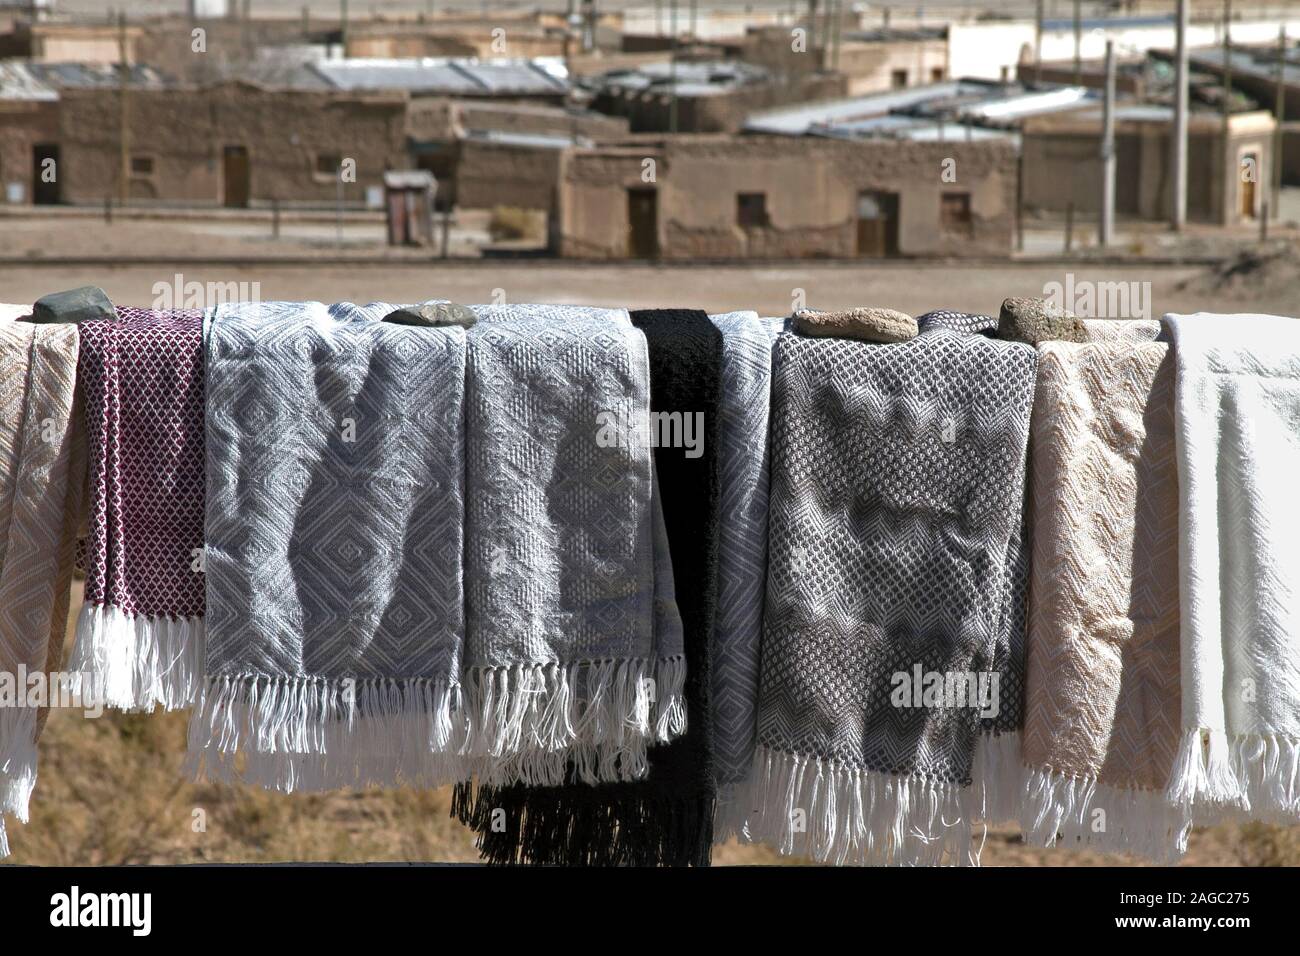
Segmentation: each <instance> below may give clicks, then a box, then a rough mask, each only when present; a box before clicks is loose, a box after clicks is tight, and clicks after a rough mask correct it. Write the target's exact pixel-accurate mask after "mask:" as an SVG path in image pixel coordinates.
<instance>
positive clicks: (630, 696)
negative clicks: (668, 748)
mask: <svg viewBox="0 0 1300 956" xmlns="http://www.w3.org/2000/svg"><path fill="white" fill-rule="evenodd" d="M684 681H685V665H684V662H683V660H682V659H681V658H673V659H669V660H665V661H660V662H659V666H658V667H657V668H653V669H647V668H646V667H644V666H639V664H638V662H635V661H624V662H609V663H605V662H601V663H596V664H573V665H569V666H561V665H553V664H548V665H536V666H526V667H512V668H482V669H475V670H470V671H469V672H467V673H466V675H465V684H464V685H462V686H455V685H451V684H449V683H448V682H447V681H445V680H432V679H428V678H407V679H403V680H386V679H376V680H348V679H338V680H326V679H324V678H312V677H293V678H287V677H263V676H251V675H250V676H239V677H234V676H224V677H217V678H212V679H210V680H209V681H208V684H207V690H206V692H205V693H204V694H203V696H202V701H201V703H200V704H199V705H198V707H196V709H195V711H194V714H193V716H192V717H191V718H190V730H189V759H188V770H189V772H190V774H191V775H193V776H194V777H195V778H203V777H206V778H208V779H213V780H222V781H242V782H244V783H254V784H258V785H260V786H263V787H266V788H269V789H273V790H280V791H283V792H285V793H289V792H293V791H296V790H298V791H301V790H308V791H316V790H330V789H335V788H338V787H353V786H356V787H361V786H367V785H370V784H376V785H380V786H400V785H403V784H409V785H412V786H420V787H439V786H443V785H445V784H448V783H454V782H456V781H458V780H464V779H466V778H468V777H470V776H471V775H473V774H475V773H477V774H479V775H480V779H483V780H485V781H489V780H490V781H492V782H495V781H498V780H504V779H509V780H510V781H511V782H514V781H524V782H527V783H529V784H530V785H544V784H560V783H563V782H564V780H565V768H566V760H567V759H568V758H569V757H572V758H573V759H574V761H575V766H576V767H577V768H578V769H579V771H580V772H581V774H582V775H583V779H584V780H588V779H590V780H592V781H595V780H616V779H624V778H623V777H621V776H619V775H620V774H632V773H641V774H644V772H645V767H646V759H645V749H646V746H647V744H648V742H649V741H650V740H652V739H653V740H660V739H665V740H666V739H668V738H670V737H673V736H676V735H678V734H680V733H681V732H682V731H683V730H684V729H685V724H686V716H685V707H684V705H683V704H682V685H683V683H684ZM660 735H662V736H660ZM605 773H607V774H610V776H607V777H606V776H601V774H605Z"/></svg>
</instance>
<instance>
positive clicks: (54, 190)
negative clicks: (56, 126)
mask: <svg viewBox="0 0 1300 956" xmlns="http://www.w3.org/2000/svg"><path fill="white" fill-rule="evenodd" d="M59 198H60V194H59V144H58V143H36V144H34V145H33V146H32V202H33V203H34V204H35V205H37V206H52V205H54V204H55V203H57V202H58V201H59Z"/></svg>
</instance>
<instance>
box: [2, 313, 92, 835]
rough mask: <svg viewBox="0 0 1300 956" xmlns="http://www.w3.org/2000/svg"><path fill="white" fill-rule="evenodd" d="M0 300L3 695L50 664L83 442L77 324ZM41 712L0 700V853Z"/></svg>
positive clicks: (64, 604)
mask: <svg viewBox="0 0 1300 956" xmlns="http://www.w3.org/2000/svg"><path fill="white" fill-rule="evenodd" d="M27 311H28V310H27V309H25V308H22V307H13V306H0V674H4V675H6V677H8V678H9V681H10V683H9V687H10V691H9V692H8V693H7V694H5V695H4V696H6V697H7V696H8V694H11V693H14V692H15V691H16V692H17V693H23V692H24V691H25V690H26V689H27V687H28V683H27V680H26V678H25V676H24V674H26V675H33V674H38V673H42V672H49V671H54V670H58V669H59V667H60V664H61V661H62V659H63V635H64V628H65V627H66V626H67V620H68V601H69V588H70V585H71V582H72V568H73V558H74V554H75V545H76V534H77V526H78V524H79V521H80V505H81V493H82V490H83V482H82V476H83V474H84V471H85V457H84V451H83V449H84V444H83V442H82V441H80V440H79V436H78V435H77V431H78V429H79V425H80V423H79V422H78V420H77V415H76V410H75V408H74V405H75V392H76V370H77V348H78V336H77V328H76V326H74V325H34V324H32V323H30V322H16V321H12V320H13V319H15V318H18V317H19V316H20V315H23V314H26V312H27ZM46 713H47V712H46V710H45V708H43V707H36V706H31V702H30V701H25V700H8V699H6V700H4V701H2V702H0V856H5V855H7V854H8V852H9V851H8V845H7V841H6V839H5V827H4V816H3V815H4V814H6V813H9V814H13V815H15V816H17V817H18V819H20V820H26V819H27V805H28V800H29V798H30V796H31V792H32V788H33V787H34V786H35V784H36V741H37V737H38V736H39V735H40V731H41V726H42V725H43V723H44V718H45V716H46Z"/></svg>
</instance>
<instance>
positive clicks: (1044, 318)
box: [998, 296, 1088, 345]
mask: <svg viewBox="0 0 1300 956" xmlns="http://www.w3.org/2000/svg"><path fill="white" fill-rule="evenodd" d="M998 338H1000V339H1008V340H1010V341H1013V342H1027V343H1029V344H1030V345H1037V344H1038V343H1039V342H1086V341H1088V329H1087V327H1086V326H1085V325H1084V324H1083V320H1082V319H1079V318H1078V317H1077V316H1075V315H1074V314H1073V313H1072V312H1066V311H1064V310H1062V309H1060V308H1058V307H1056V306H1054V305H1052V303H1050V302H1048V301H1047V300H1046V299H1039V298H1034V297H1031V296H1014V297H1012V298H1010V299H1005V300H1003V302H1002V311H1001V313H999V315H998Z"/></svg>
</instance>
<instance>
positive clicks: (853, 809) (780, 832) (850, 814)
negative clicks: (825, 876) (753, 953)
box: [732, 746, 979, 866]
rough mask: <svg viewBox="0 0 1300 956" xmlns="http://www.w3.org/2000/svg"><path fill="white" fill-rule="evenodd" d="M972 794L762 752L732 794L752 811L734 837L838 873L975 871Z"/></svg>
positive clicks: (951, 787)
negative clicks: (872, 867)
mask: <svg viewBox="0 0 1300 956" xmlns="http://www.w3.org/2000/svg"><path fill="white" fill-rule="evenodd" d="M972 794H973V792H972V790H971V789H970V788H963V787H958V786H956V785H954V784H950V783H944V782H940V781H934V780H927V779H924V778H921V777H905V776H897V775H893V774H887V773H877V772H875V771H869V770H859V769H857V768H852V767H846V766H843V765H837V764H833V763H830V762H826V761H821V760H817V759H813V758H809V757H801V756H795V755H793V754H787V753H782V752H780V751H776V750H771V749H769V748H767V747H763V746H759V748H758V750H757V752H756V754H755V758H754V770H753V773H752V774H751V775H750V777H749V779H748V780H747V781H746V782H745V784H744V785H742V787H740V788H738V790H737V795H736V796H737V801H738V805H739V806H747V807H749V808H750V809H749V812H748V813H747V814H745V817H746V818H747V819H746V820H745V822H744V823H742V824H740V825H739V826H738V827H736V830H737V831H738V832H743V833H745V835H746V836H747V838H748V839H750V840H753V841H755V842H763V843H766V844H768V845H770V846H772V847H774V848H775V849H776V850H777V851H778V852H779V853H781V854H782V855H784V856H798V857H804V858H806V859H810V860H814V861H816V862H818V863H834V864H835V865H836V866H842V865H844V864H858V865H862V864H880V863H884V864H904V865H913V866H918V865H919V866H936V865H940V864H945V863H946V864H956V865H966V864H971V863H975V864H977V863H978V862H979V861H978V858H977V856H976V854H975V853H974V852H973V851H972V847H971V812H970V810H971V806H970V805H971V803H972ZM797 811H802V812H801V813H800V812H797ZM735 820H736V815H733V817H732V821H733V822H734V821H735Z"/></svg>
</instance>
